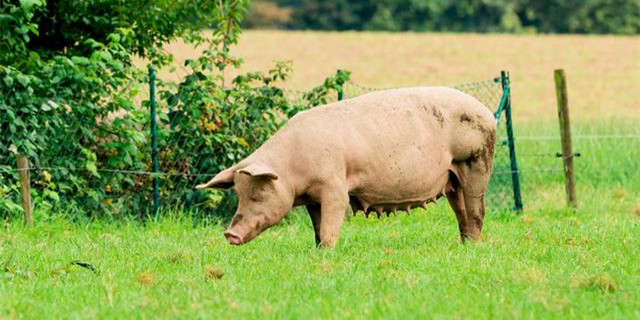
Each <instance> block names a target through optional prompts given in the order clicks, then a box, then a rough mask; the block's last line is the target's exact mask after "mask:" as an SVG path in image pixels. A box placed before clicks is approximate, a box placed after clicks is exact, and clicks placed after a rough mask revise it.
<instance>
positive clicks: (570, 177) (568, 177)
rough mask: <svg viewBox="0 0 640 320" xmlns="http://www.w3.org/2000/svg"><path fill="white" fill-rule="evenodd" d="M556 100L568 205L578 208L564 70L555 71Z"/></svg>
mask: <svg viewBox="0 0 640 320" xmlns="http://www.w3.org/2000/svg"><path fill="white" fill-rule="evenodd" d="M553 75H554V80H555V83H556V98H557V100H558V119H559V120H560V136H561V138H562V154H561V155H560V154H558V155H559V156H561V157H562V159H563V162H564V181H565V191H566V193H567V204H568V205H569V206H571V207H573V208H575V207H577V205H578V203H577V200H576V178H575V176H574V171H573V157H574V153H573V149H572V146H571V126H570V121H569V100H568V97H567V78H566V76H565V74H564V70H563V69H559V70H555V71H554V73H553Z"/></svg>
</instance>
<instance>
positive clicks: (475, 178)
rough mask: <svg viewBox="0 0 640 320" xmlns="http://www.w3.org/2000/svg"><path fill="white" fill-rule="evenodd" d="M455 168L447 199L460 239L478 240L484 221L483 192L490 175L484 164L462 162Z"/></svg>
mask: <svg viewBox="0 0 640 320" xmlns="http://www.w3.org/2000/svg"><path fill="white" fill-rule="evenodd" d="M456 168H457V170H456V171H457V174H451V178H450V181H451V184H452V186H453V188H452V189H451V190H449V191H448V192H447V194H446V195H447V199H448V200H449V204H450V205H451V208H452V209H453V211H454V212H455V213H456V218H457V219H458V227H459V229H460V238H461V239H462V241H465V240H467V239H473V240H478V239H480V233H481V232H482V226H483V223H484V211H485V208H484V193H485V191H486V189H487V184H488V182H489V177H490V175H489V172H488V171H487V170H486V169H485V168H486V166H485V165H484V164H482V165H480V164H478V163H473V162H463V163H459V164H458V165H456Z"/></svg>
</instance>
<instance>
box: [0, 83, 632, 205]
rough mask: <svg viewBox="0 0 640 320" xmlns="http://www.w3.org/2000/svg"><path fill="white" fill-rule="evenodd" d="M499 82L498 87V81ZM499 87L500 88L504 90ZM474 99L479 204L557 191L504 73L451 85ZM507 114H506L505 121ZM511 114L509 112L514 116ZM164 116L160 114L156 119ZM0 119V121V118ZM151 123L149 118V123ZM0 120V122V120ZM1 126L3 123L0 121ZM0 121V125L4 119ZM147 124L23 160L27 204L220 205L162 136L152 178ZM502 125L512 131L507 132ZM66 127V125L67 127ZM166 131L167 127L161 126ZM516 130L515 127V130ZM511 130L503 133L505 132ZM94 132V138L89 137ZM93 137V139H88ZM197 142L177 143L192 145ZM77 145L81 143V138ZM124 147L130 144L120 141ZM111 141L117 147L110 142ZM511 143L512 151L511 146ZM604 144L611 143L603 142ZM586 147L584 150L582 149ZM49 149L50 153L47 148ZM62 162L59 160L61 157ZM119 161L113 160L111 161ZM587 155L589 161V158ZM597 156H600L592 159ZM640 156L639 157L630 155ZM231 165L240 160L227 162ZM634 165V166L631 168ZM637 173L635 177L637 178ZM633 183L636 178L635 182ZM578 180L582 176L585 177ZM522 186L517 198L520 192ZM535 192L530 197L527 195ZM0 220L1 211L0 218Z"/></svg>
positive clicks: (1, 183)
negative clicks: (484, 143)
mask: <svg viewBox="0 0 640 320" xmlns="http://www.w3.org/2000/svg"><path fill="white" fill-rule="evenodd" d="M505 81H506V82H505ZM505 85H506V88H507V89H506V90H505ZM456 88H458V89H459V90H461V91H464V92H466V93H468V94H470V95H472V96H474V97H476V98H477V99H478V100H479V101H481V102H482V103H483V104H484V105H485V106H487V108H490V109H491V110H492V111H493V112H494V113H495V116H496V118H497V125H498V131H497V137H496V152H495V156H494V165H493V174H492V178H491V181H490V185H489V190H488V192H487V206H488V207H489V208H493V209H498V210H512V209H516V210H519V209H521V208H522V204H523V200H522V197H524V198H525V199H524V201H527V199H532V200H533V199H535V197H538V195H537V194H535V193H536V192H538V191H537V189H536V190H534V188H535V187H537V186H540V185H549V184H554V185H556V186H562V181H563V180H562V179H563V167H562V161H561V160H560V159H559V158H558V157H557V151H558V150H559V139H560V138H559V136H552V135H522V136H515V137H514V135H513V129H514V128H513V124H512V123H509V121H510V119H511V115H510V112H511V111H512V110H511V105H510V96H509V93H510V92H509V91H508V88H509V79H508V74H507V75H506V78H505V75H504V74H503V75H502V77H498V78H495V79H490V80H486V81H480V82H474V83H467V84H462V85H459V86H456ZM376 90H380V89H379V88H370V87H365V86H361V85H358V84H356V83H353V82H347V83H346V84H344V85H343V87H342V94H341V95H342V97H343V98H344V99H348V98H352V97H356V96H358V95H361V94H364V93H367V92H370V91H376ZM287 98H288V99H289V100H290V101H293V102H296V101H302V100H303V99H304V98H303V93H302V92H300V91H294V90H289V91H287ZM338 98H339V94H336V95H334V96H331V97H330V100H332V101H335V100H338ZM159 112H160V113H161V114H160V115H159V116H158V117H165V116H166V113H167V112H169V110H161V111H159ZM507 112H509V114H508V115H507ZM516 112H517V110H516ZM162 113H165V114H162ZM0 117H6V115H0ZM150 118H151V117H149V119H150ZM0 120H3V119H0ZM4 120H6V119H4ZM4 120H3V121H2V122H0V123H6V121H4ZM69 121H81V120H79V119H69ZM150 125H151V124H150V122H149V123H148V124H145V125H143V126H142V127H140V128H138V129H139V130H137V131H136V133H135V134H128V135H123V134H121V133H120V132H102V133H100V132H101V130H100V128H99V126H100V123H99V122H97V123H95V126H96V129H98V130H94V131H93V132H82V131H70V132H68V133H67V134H68V136H69V137H72V136H74V137H78V136H82V135H93V136H92V137H91V139H89V138H87V141H93V142H94V143H96V142H97V143H100V144H101V147H100V148H97V147H96V146H95V145H91V144H87V145H84V146H83V145H80V146H78V145H77V144H69V145H68V147H67V146H66V145H65V143H66V142H65V137H62V138H61V139H59V140H55V141H54V142H53V143H56V148H55V150H56V152H58V154H52V153H50V150H47V149H46V148H45V149H44V150H41V156H39V157H37V158H34V159H30V161H31V163H30V167H29V168H28V171H29V173H30V175H31V187H32V188H33V189H34V192H33V194H34V202H35V204H36V207H37V206H40V207H45V208H48V207H51V208H54V207H55V204H56V203H58V204H59V203H61V202H73V203H78V204H81V206H80V207H82V208H83V210H85V213H86V214H88V215H102V214H108V215H118V214H131V213H133V214H146V213H150V212H152V209H151V208H152V203H153V198H154V196H153V193H152V185H153V180H154V178H155V179H157V180H158V182H159V190H158V196H159V200H160V205H161V207H162V208H172V207H189V208H200V207H211V206H215V205H217V204H220V203H221V202H220V199H221V198H223V197H224V194H216V193H210V192H201V191H195V190H193V186H195V185H196V184H198V183H201V182H203V181H206V180H208V179H209V178H210V177H212V176H214V174H215V173H216V172H218V171H219V170H220V169H221V168H220V167H219V166H217V164H216V163H215V162H214V161H213V159H212V158H210V157H207V156H202V153H201V152H199V151H198V150H193V152H191V153H182V154H180V155H179V156H175V155H172V152H174V151H173V149H172V147H171V145H167V144H165V143H163V139H165V138H166V137H164V136H162V135H160V136H159V137H158V140H159V141H158V142H159V144H158V145H159V150H158V157H159V159H160V161H159V163H160V166H159V170H158V171H157V172H154V170H153V161H152V157H151V153H152V150H151V148H152V147H151V143H149V141H150V139H151V134H150V130H149V129H150ZM509 125H512V127H511V129H510V128H509ZM70 127H71V126H70ZM167 129H170V128H167ZM516 129H517V128H516ZM510 130H511V135H510V132H509V131H510ZM96 132H98V133H96ZM95 135H97V136H95ZM193 138H197V137H191V136H190V137H184V139H193ZM573 138H574V140H575V141H577V143H576V151H578V152H579V151H581V150H580V148H581V147H582V148H584V150H587V149H588V148H587V147H588V146H587V145H586V144H582V145H581V141H589V142H590V143H601V141H627V142H628V141H631V142H632V143H633V145H634V146H635V145H636V144H637V147H638V148H636V149H634V148H632V149H631V153H630V156H629V157H631V158H633V157H635V156H636V155H638V153H640V151H638V150H640V132H639V133H615V134H597V133H594V134H589V133H586V134H576V135H574V136H573ZM81 140H82V139H81ZM123 141H124V142H126V141H131V143H130V144H127V143H123ZM115 142H118V143H115ZM516 144H517V145H516ZM608 145H614V144H611V143H609V144H608ZM141 146H142V148H144V150H143V151H142V152H141V154H144V155H146V156H142V157H140V158H135V159H133V158H127V155H128V153H127V148H134V147H138V148H140V147H141ZM589 146H590V145H589ZM616 146H617V147H616V148H618V149H615V150H618V151H615V152H625V151H626V152H627V153H626V154H628V153H629V152H628V151H629V150H625V149H627V148H628V143H627V144H620V145H616ZM52 150H53V148H52ZM215 150H216V149H215V146H214V145H212V146H211V150H209V151H208V152H209V153H211V152H215ZM62 154H63V155H64V156H61V155H62ZM114 154H116V155H122V156H121V157H120V158H117V157H115V158H114V157H113V155H114ZM107 156H111V157H110V159H118V160H117V161H116V160H113V161H110V162H102V161H91V160H96V159H91V157H97V158H98V159H97V160H100V159H102V158H106V157H107ZM587 156H589V157H593V156H594V155H592V154H589V155H587ZM597 156H598V157H604V156H606V155H604V154H598V155H597ZM638 156H640V155H638ZM231 160H233V161H239V160H241V159H231ZM95 162H97V163H102V164H103V165H102V166H101V167H96V166H94V165H92V163H95ZM15 163H16V162H15V158H14V157H11V156H5V157H3V158H0V211H2V210H6V211H8V212H11V211H20V210H21V208H20V207H19V205H18V204H19V203H20V187H19V183H18V169H17V168H16V166H15ZM577 165H578V167H577V170H576V171H577V172H578V178H579V182H580V177H581V176H580V172H581V170H584V171H593V170H595V169H594V166H596V165H595V164H593V163H592V162H585V163H581V162H578V164H577ZM203 167H208V168H211V171H210V172H199V171H196V170H195V169H194V168H203ZM636 167H637V165H636ZM608 174H609V176H606V173H602V174H601V175H593V174H591V175H590V176H589V177H588V179H589V181H591V182H593V181H595V182H594V183H597V181H601V180H606V179H611V174H613V178H614V179H616V178H617V179H621V180H624V179H629V178H630V177H633V175H634V173H633V172H631V173H629V172H626V171H624V170H617V169H615V168H614V169H611V170H609V172H608ZM638 175H640V174H638ZM638 178H639V179H638V180H640V176H639V177H638ZM584 180H586V177H585V179H584ZM522 181H524V183H523V184H522V192H521V190H520V189H521V186H520V184H521V183H522ZM534 194H535V195H534ZM0 216H2V213H0Z"/></svg>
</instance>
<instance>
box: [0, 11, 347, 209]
mask: <svg viewBox="0 0 640 320" xmlns="http://www.w3.org/2000/svg"><path fill="white" fill-rule="evenodd" d="M0 3H1V4H2V6H1V7H0V29H1V30H3V32H2V34H1V38H0V40H1V41H0V132H3V134H2V135H1V136H0V179H1V180H0V181H2V183H0V217H7V216H10V215H12V214H14V215H15V214H17V213H18V212H19V211H20V206H19V205H18V203H19V197H18V185H17V172H15V171H14V167H13V164H14V163H15V162H16V161H15V159H16V157H17V156H18V155H26V156H27V157H28V159H29V161H30V162H31V164H32V165H33V166H36V167H40V168H44V169H43V170H34V171H33V172H32V176H33V181H34V182H35V183H34V185H33V187H34V188H33V198H34V200H35V203H36V207H39V208H41V209H43V210H77V211H79V212H81V213H85V214H89V213H91V214H93V215H102V214H104V213H109V214H116V215H128V214H132V215H143V214H145V212H146V211H147V210H148V207H147V206H146V203H148V201H149V195H148V194H147V193H145V192H143V191H142V190H146V188H147V187H148V186H149V185H150V180H151V177H150V176H149V175H147V174H137V175H135V174H131V172H148V171H151V169H150V168H151V157H150V154H151V153H150V151H149V149H150V145H151V137H150V134H149V130H148V128H149V126H150V116H149V114H148V106H149V101H146V100H145V101H142V103H140V102H139V101H140V100H143V99H145V97H146V94H144V93H142V92H143V89H144V88H145V84H146V82H147V81H148V79H147V77H146V70H145V69H143V68H141V67H139V66H137V65H135V64H133V62H132V61H133V59H134V56H136V57H140V58H144V59H147V60H148V61H149V65H150V66H154V67H156V68H162V67H165V68H167V69H172V68H175V66H172V65H170V63H171V61H172V59H173V56H172V55H171V54H169V53H167V52H165V51H164V49H163V47H162V46H163V45H165V44H167V43H169V42H170V41H173V40H176V39H177V38H180V39H183V40H185V41H186V42H187V43H188V44H189V46H190V48H191V49H192V50H193V49H194V47H198V46H199V47H198V48H199V50H201V55H200V56H199V57H197V58H194V59H189V60H188V61H186V62H185V64H184V69H185V70H188V74H187V75H186V76H185V77H184V79H181V81H180V82H178V83H174V82H162V81H159V83H158V86H159V90H158V96H159V97H160V98H161V101H160V102H159V109H160V112H159V115H158V121H159V122H160V126H159V127H160V129H159V131H160V132H159V136H160V143H159V147H160V152H161V159H160V167H161V171H162V172H165V173H170V174H171V176H169V177H168V176H162V178H165V180H166V181H164V182H165V183H163V184H162V186H163V190H162V193H163V194H165V195H166V194H174V193H175V194H177V196H176V197H175V198H173V199H172V200H175V201H172V202H171V204H172V205H182V204H184V203H187V204H189V205H195V204H196V203H198V204H203V203H204V204H206V205H207V206H208V207H216V206H218V205H219V204H220V202H221V201H223V200H225V199H227V200H228V199H229V198H228V197H225V196H224V194H222V193H217V194H216V193H211V194H208V195H205V194H204V193H202V192H200V193H199V194H196V195H194V194H193V193H192V192H185V193H186V194H182V193H181V192H183V191H184V190H189V189H191V187H192V186H193V185H195V183H196V177H197V176H196V175H195V174H207V173H208V174H213V173H216V172H217V171H219V170H220V169H222V168H224V167H227V166H230V165H231V164H233V163H235V162H236V161H238V160H239V159H241V158H244V157H245V156H247V155H248V154H249V153H250V152H251V151H252V150H254V149H255V148H257V147H258V146H259V145H260V144H262V142H264V141H265V140H266V139H267V138H268V137H269V136H270V135H271V134H273V132H275V130H277V128H279V126H280V125H282V124H283V123H284V122H285V121H286V119H287V117H289V116H292V115H294V114H295V113H296V112H298V111H299V110H302V109H305V108H308V107H311V106H314V105H317V104H319V103H322V102H323V101H326V96H327V95H329V94H331V93H333V91H335V88H336V85H337V84H339V83H342V82H344V81H346V80H347V79H348V78H349V74H348V73H347V72H343V73H339V74H337V75H336V76H335V77H330V78H327V79H326V80H325V82H324V83H323V84H321V85H320V86H318V87H317V88H315V89H313V90H312V91H310V92H308V93H306V94H304V96H303V97H304V99H302V100H299V101H296V102H295V103H293V102H290V101H289V100H288V99H286V98H285V96H284V91H283V89H282V88H280V87H279V86H280V84H281V82H282V81H284V80H285V79H286V78H287V77H288V75H289V74H290V73H291V72H292V69H291V66H290V63H286V62H278V63H276V66H275V67H273V68H272V69H271V70H269V71H268V72H266V73H263V72H248V73H243V74H239V75H236V76H234V77H228V76H226V74H227V73H228V72H230V71H234V70H236V69H238V68H239V67H240V66H241V65H242V60H241V59H239V58H237V57H234V56H233V55H231V53H230V49H231V47H232V46H233V45H235V44H236V43H237V41H238V36H239V35H240V33H241V29H240V26H239V25H240V22H241V21H242V18H243V13H244V11H245V7H246V5H247V1H221V2H215V3H214V2H211V1H152V2H149V1H126V2H122V1H103V0H96V1H85V2H83V3H82V5H77V4H76V2H74V1H51V2H46V1H44V0H33V1H26V0H22V1H7V2H6V3H5V2H4V1H2V2H0ZM157 12H163V13H169V14H155V13H157ZM125 13H126V14H125ZM150 13H154V14H150ZM203 26H213V27H214V28H213V31H212V32H211V33H206V34H205V33H201V32H200V28H202V27H203ZM5 30H6V31H5ZM141 129H144V130H141ZM194 154H195V155H199V156H197V157H196V156H194ZM5 181H6V182H5ZM207 196H208V197H207ZM165 199H168V197H165ZM167 203H168V202H167ZM225 203H227V202H225Z"/></svg>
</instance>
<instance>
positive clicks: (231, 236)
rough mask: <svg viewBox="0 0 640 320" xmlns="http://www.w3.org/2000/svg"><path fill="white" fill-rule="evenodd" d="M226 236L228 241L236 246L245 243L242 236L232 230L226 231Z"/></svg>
mask: <svg viewBox="0 0 640 320" xmlns="http://www.w3.org/2000/svg"><path fill="white" fill-rule="evenodd" d="M224 237H225V238H227V241H229V243H230V244H233V245H236V246H238V245H241V244H242V243H243V241H242V238H241V237H240V236H238V235H237V234H235V233H234V232H233V231H231V230H227V231H225V232H224Z"/></svg>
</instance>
